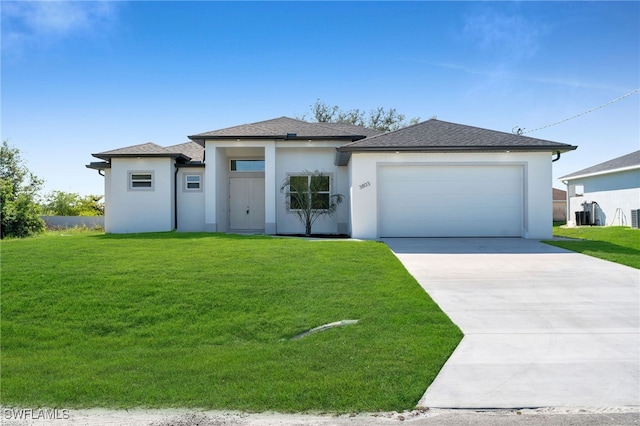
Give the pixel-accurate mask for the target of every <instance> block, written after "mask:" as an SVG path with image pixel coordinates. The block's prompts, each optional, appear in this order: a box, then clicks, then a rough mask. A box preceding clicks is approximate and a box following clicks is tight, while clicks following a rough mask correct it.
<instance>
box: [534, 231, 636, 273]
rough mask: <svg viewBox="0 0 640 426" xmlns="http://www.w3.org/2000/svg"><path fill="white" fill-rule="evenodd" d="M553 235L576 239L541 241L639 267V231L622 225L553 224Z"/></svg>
mask: <svg viewBox="0 0 640 426" xmlns="http://www.w3.org/2000/svg"><path fill="white" fill-rule="evenodd" d="M553 235H554V236H556V237H567V238H577V239H579V240H576V241H545V242H546V243H548V244H551V245H554V246H557V247H562V248H565V249H567V250H572V251H576V252H578V253H584V254H588V255H589V256H593V257H598V258H600V259H605V260H610V261H612V262H616V263H620V264H622V265H627V266H631V267H633V268H638V269H640V231H639V230H638V229H633V228H627V227H622V226H593V227H590V226H580V227H574V228H566V227H561V226H559V225H556V226H554V227H553Z"/></svg>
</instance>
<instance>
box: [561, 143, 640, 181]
mask: <svg viewBox="0 0 640 426" xmlns="http://www.w3.org/2000/svg"><path fill="white" fill-rule="evenodd" d="M634 168H640V150H638V151H635V152H632V153H630V154H627V155H623V156H622V157H617V158H614V159H613V160H609V161H605V162H604V163H600V164H596V165H595V166H591V167H587V168H586V169H582V170H579V171H577V172H574V173H571V174H568V175H566V176H562V177H561V178H560V179H569V178H576V177H582V176H589V175H594V174H605V173H613V172H616V171H621V170H628V169H634Z"/></svg>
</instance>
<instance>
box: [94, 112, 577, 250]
mask: <svg viewBox="0 0 640 426" xmlns="http://www.w3.org/2000/svg"><path fill="white" fill-rule="evenodd" d="M189 139H190V140H191V141H190V142H187V143H185V144H181V145H175V146H172V147H161V146H158V145H155V144H150V143H149V144H143V145H136V146H132V147H126V148H120V149H116V150H112V151H106V152H102V153H98V154H94V157H97V158H99V159H101V160H103V161H101V162H95V163H91V164H89V165H88V166H87V167H89V168H92V169H97V170H99V172H100V173H101V174H103V175H104V176H105V202H106V207H105V231H106V232H113V233H130V232H157V231H170V230H173V229H177V230H179V231H205V232H234V233H236V232H237V233H266V234H299V233H302V232H304V226H303V225H302V224H301V223H300V222H299V220H298V217H297V216H296V214H295V212H294V211H292V210H291V206H290V205H288V204H287V202H286V201H287V200H286V196H287V195H286V193H284V192H282V191H281V190H280V188H281V185H282V183H283V182H284V181H285V180H287V179H288V178H290V177H295V176H303V175H304V172H305V171H318V172H321V173H322V175H323V177H322V179H323V188H326V193H327V194H328V195H329V196H330V195H334V194H342V195H343V196H344V202H343V203H342V204H341V205H340V206H338V209H337V211H336V213H335V215H333V216H332V217H321V218H320V219H318V221H317V222H316V223H315V224H314V226H313V232H314V233H318V234H346V235H350V236H351V237H353V238H362V239H378V238H383V237H524V238H550V237H551V223H552V220H551V212H552V199H551V196H550V188H551V164H552V161H553V160H554V156H555V157H556V159H557V158H558V157H559V155H560V153H563V152H566V151H570V150H573V149H575V148H576V147H574V146H571V145H566V144H561V143H557V142H550V141H545V140H541V139H535V138H529V137H524V136H519V135H514V134H510V133H503V132H496V131H492V130H486V129H480V128H477V127H471V126H465V125H460V124H454V123H448V122H444V121H440V120H435V119H432V120H428V121H425V122H423V123H419V124H416V125H413V126H409V127H406V128H403V129H400V130H397V131H394V132H387V133H381V132H378V131H375V130H371V129H366V128H363V127H359V126H353V125H350V124H345V123H308V122H304V121H300V120H295V119H291V118H287V117H281V118H276V119H273V120H267V121H262V122H258V123H250V124H244V125H240V126H235V127H230V128H225V129H220V130H215V131H211V132H205V133H199V134H195V135H192V136H189Z"/></svg>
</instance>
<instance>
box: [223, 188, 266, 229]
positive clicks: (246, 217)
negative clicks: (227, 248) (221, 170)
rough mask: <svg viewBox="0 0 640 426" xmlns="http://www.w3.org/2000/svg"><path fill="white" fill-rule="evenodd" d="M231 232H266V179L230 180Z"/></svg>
mask: <svg viewBox="0 0 640 426" xmlns="http://www.w3.org/2000/svg"><path fill="white" fill-rule="evenodd" d="M229 230H231V231H240V232H245V231H264V177H231V178H229Z"/></svg>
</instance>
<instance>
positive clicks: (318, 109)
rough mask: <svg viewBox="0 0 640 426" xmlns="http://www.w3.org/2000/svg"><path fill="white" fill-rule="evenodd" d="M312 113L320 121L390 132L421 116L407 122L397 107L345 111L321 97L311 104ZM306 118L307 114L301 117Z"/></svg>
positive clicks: (413, 122)
mask: <svg viewBox="0 0 640 426" xmlns="http://www.w3.org/2000/svg"><path fill="white" fill-rule="evenodd" d="M311 115H312V116H313V119H315V121H316V122H318V123H349V124H354V125H356V126H363V127H369V128H371V129H376V130H381V131H383V132H388V131H391V130H398V129H400V128H402V127H406V126H409V125H412V124H416V123H418V121H419V120H420V118H419V117H414V118H412V119H410V120H409V122H408V123H407V122H406V121H405V118H406V117H405V115H404V114H400V113H398V111H397V110H396V109H395V108H389V109H385V108H382V107H379V108H376V109H373V110H371V111H369V114H368V115H367V113H366V112H365V111H362V110H360V109H357V108H356V109H352V110H348V111H343V110H341V109H340V107H338V106H337V105H334V106H329V105H327V104H326V103H324V102H322V101H321V100H320V99H317V100H316V103H315V104H313V105H311ZM299 118H300V119H301V120H306V118H307V115H306V114H304V115H303V116H302V117H299Z"/></svg>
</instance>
